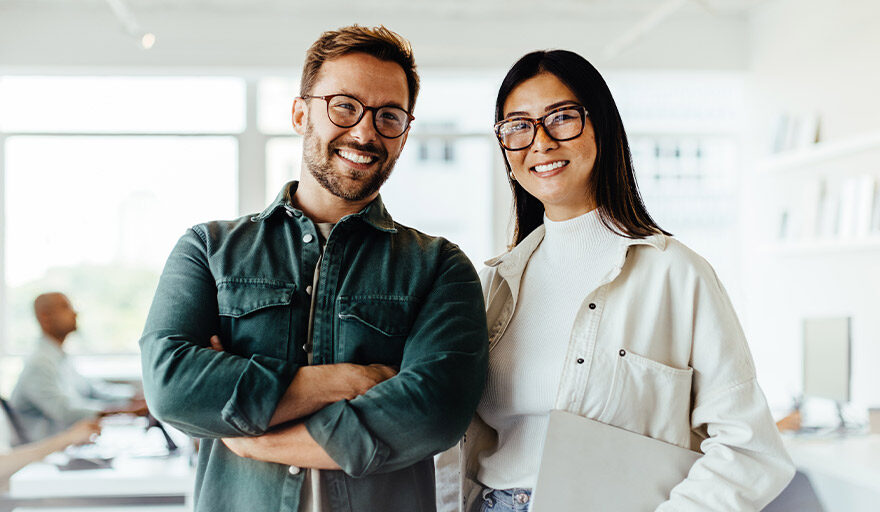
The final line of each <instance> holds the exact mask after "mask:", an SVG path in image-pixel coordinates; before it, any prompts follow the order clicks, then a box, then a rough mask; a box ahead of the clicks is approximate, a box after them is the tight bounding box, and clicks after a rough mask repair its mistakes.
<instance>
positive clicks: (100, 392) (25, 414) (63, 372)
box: [9, 292, 146, 443]
mask: <svg viewBox="0 0 880 512" xmlns="http://www.w3.org/2000/svg"><path fill="white" fill-rule="evenodd" d="M34 314H35V315H36V318H37V323H39V324H40V330H41V331H42V333H43V334H42V336H41V337H40V338H39V339H38V340H37V344H36V347H35V348H34V351H33V353H32V354H31V355H30V357H29V358H28V359H27V361H26V362H25V365H24V369H23V370H22V371H21V375H19V377H18V382H17V383H16V385H15V389H14V390H13V391H12V396H11V397H10V400H9V402H10V405H11V408H12V410H14V411H15V414H16V416H17V417H18V420H19V423H20V424H21V431H22V435H23V436H24V437H25V438H24V439H19V440H18V442H19V443H24V442H31V441H39V440H41V439H44V438H46V437H49V436H51V435H54V434H57V433H59V432H61V431H63V430H66V429H67V428H69V427H71V426H73V425H74V424H75V423H77V422H78V421H81V420H86V419H94V418H97V417H99V416H105V415H108V414H123V413H131V414H146V405H145V402H144V401H143V399H137V398H134V392H133V390H132V389H131V387H129V386H124V385H110V384H107V383H103V382H96V381H92V380H89V379H86V378H85V377H83V376H82V375H80V374H79V373H78V372H77V371H76V368H74V366H73V365H72V364H71V363H70V360H69V359H68V357H67V354H65V352H64V348H63V345H64V341H65V340H66V339H67V336H68V335H69V334H70V333H72V332H74V331H76V311H75V310H74V309H73V306H72V305H71V304H70V300H68V298H67V297H66V296H65V295H64V294H63V293H58V292H51V293H44V294H42V295H40V296H38V297H37V298H36V299H35V300H34Z"/></svg>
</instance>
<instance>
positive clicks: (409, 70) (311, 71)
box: [300, 25, 419, 113]
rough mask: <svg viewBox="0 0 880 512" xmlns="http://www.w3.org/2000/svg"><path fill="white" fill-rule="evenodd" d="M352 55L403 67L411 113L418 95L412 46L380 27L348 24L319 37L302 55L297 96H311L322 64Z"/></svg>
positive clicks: (417, 77) (417, 79)
mask: <svg viewBox="0 0 880 512" xmlns="http://www.w3.org/2000/svg"><path fill="white" fill-rule="evenodd" d="M356 52H359V53H366V54H367V55H372V56H373V57H376V58H377V59H380V60H387V61H391V62H395V63H397V64H399V65H400V67H401V68H403V72H404V73H405V74H406V85H407V87H408V88H409V112H410V113H412V111H413V109H414V108H415V105H416V97H418V95H419V74H418V73H417V72H416V62H415V59H414V58H413V52H412V46H410V44H409V41H407V40H406V39H404V38H403V37H401V36H400V35H398V34H396V33H394V32H392V31H391V30H388V29H387V28H385V27H384V26H382V25H379V26H378V27H362V26H360V25H351V26H349V27H342V28H340V29H339V30H328V31H327V32H324V33H323V34H321V37H319V38H318V40H317V41H315V42H314V43H313V44H312V46H311V47H310V48H309V50H308V51H307V52H306V62H305V65H303V72H302V80H301V81H300V94H311V92H312V87H314V85H315V82H316V81H317V79H318V72H319V71H320V70H321V66H322V65H323V64H324V62H326V61H328V60H332V59H335V58H338V57H342V56H343V55H347V54H349V53H356Z"/></svg>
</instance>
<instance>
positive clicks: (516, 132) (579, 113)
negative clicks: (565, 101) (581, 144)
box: [495, 105, 587, 151]
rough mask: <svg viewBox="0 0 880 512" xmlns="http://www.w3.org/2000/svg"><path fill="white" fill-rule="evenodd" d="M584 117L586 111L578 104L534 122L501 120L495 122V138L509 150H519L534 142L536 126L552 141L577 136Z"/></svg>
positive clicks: (565, 107) (517, 118)
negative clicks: (542, 129) (539, 126)
mask: <svg viewBox="0 0 880 512" xmlns="http://www.w3.org/2000/svg"><path fill="white" fill-rule="evenodd" d="M586 117H587V109H586V108H584V107H582V106H581V105H566V106H564V107H559V108H557V109H554V110H551V111H550V112H547V113H546V114H544V115H543V116H541V117H539V118H537V119H535V118H532V117H525V116H517V117H511V118H508V119H502V120H501V121H498V122H497V123H495V135H496V136H497V137H498V142H500V143H501V147H503V148H504V149H506V150H508V151H519V150H522V149H526V148H527V147H529V146H531V145H532V143H533V142H535V137H536V136H537V134H538V125H541V126H543V127H544V131H545V132H546V133H547V136H548V137H550V138H551V139H553V140H555V141H559V142H562V141H566V140H571V139H574V138H577V137H579V136H580V134H581V133H583V132H584V123H585V121H586Z"/></svg>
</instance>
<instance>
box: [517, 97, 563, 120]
mask: <svg viewBox="0 0 880 512" xmlns="http://www.w3.org/2000/svg"><path fill="white" fill-rule="evenodd" d="M576 104H577V102H576V101H574V100H562V101H557V102H556V103H553V104H551V105H547V106H546V107H544V112H549V111H550V110H553V109H554V108H559V107H561V106H563V105H576ZM519 116H525V117H529V113H528V112H523V111H521V110H517V111H515V112H508V113H507V115H506V116H504V118H505V119H507V118H508V117H519Z"/></svg>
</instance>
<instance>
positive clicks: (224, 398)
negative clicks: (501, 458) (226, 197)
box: [141, 227, 488, 476]
mask: <svg viewBox="0 0 880 512" xmlns="http://www.w3.org/2000/svg"><path fill="white" fill-rule="evenodd" d="M205 231H207V230H205V229H203V228H202V227H197V228H194V229H193V230H190V231H189V232H188V233H187V234H185V235H184V236H183V237H182V238H181V240H180V241H179V242H178V244H177V246H176V247H175V249H174V251H173V252H172V254H171V256H170V257H169V260H168V263H167V264H166V267H165V270H164V271H163V274H162V277H161V279H160V282H159V286H158V289H157V291H156V296H155V298H154V302H153V306H152V308H151V310H150V315H149V317H148V320H147V325H146V327H145V330H144V336H143V337H142V339H141V349H142V351H141V352H142V363H143V370H144V372H143V373H144V388H145V392H146V393H145V394H146V396H147V401H148V402H149V405H150V410H151V411H152V412H153V414H154V415H155V416H156V417H158V418H159V419H162V420H164V421H166V422H168V423H169V424H171V425H174V426H175V427H177V428H179V429H181V430H183V431H184V432H186V433H188V434H190V435H192V436H195V437H205V438H223V439H225V443H226V445H227V446H229V448H230V449H232V450H233V451H234V452H235V453H237V454H239V455H243V456H247V457H251V458H256V459H259V460H268V461H271V462H279V463H284V464H291V465H296V466H299V467H314V468H341V469H342V470H343V471H345V472H346V473H348V474H349V475H352V476H364V475H367V474H371V473H375V472H387V471H393V470H396V469H400V468H403V467H408V466H410V465H412V464H414V463H415V462H418V461H420V460H423V459H424V458H425V457H427V456H429V455H432V454H434V453H437V452H439V451H442V450H444V449H446V448H448V447H449V446H451V445H452V444H453V443H455V442H456V441H457V440H458V438H459V437H460V436H461V434H462V433H463V432H464V430H465V429H466V427H467V425H468V423H469V421H470V418H471V416H472V414H473V411H474V410H475V408H476V405H477V402H478V401H479V397H480V393H481V392H482V387H483V384H484V381H485V376H486V367H487V350H488V347H487V343H486V339H487V334H486V321H485V313H484V309H483V306H482V292H481V290H480V285H479V280H478V279H477V276H476V273H475V272H474V270H473V267H472V266H471V265H470V263H469V262H468V261H467V259H466V257H465V256H464V255H463V254H462V253H461V252H460V251H458V250H457V249H456V248H454V247H453V246H451V244H448V243H447V244H448V245H449V247H446V248H444V249H443V256H442V258H441V261H440V264H439V265H438V268H437V271H436V274H435V281H434V283H433V286H432V287H431V289H430V292H429V293H428V295H427V296H425V297H423V298H422V301H421V303H420V310H419V312H418V314H417V316H416V318H415V320H414V322H413V324H412V327H411V329H410V331H409V334H408V336H407V340H406V343H405V348H404V352H403V359H402V361H401V367H400V371H399V373H396V374H395V373H394V371H393V370H392V369H390V368H388V367H382V366H375V365H373V366H361V365H353V364H345V363H343V364H332V365H319V366H304V365H302V366H301V365H298V364H296V363H294V362H292V361H289V360H288V359H286V358H278V357H271V356H267V355H264V354H253V355H250V356H243V355H236V354H232V353H230V352H229V351H222V352H220V351H217V350H212V349H211V343H210V341H209V339H210V337H211V336H212V335H214V334H216V333H218V332H220V325H219V312H218V306H217V301H216V300H214V298H215V297H216V296H217V293H218V292H217V285H216V283H215V277H214V275H213V273H212V271H211V268H210V263H209V257H208V254H207V249H206V247H207V246H208V235H207V234H206V233H205ZM211 242H212V244H211V245H212V246H216V241H214V240H212V241H211ZM226 341H227V340H224V342H226ZM241 437H249V438H250V439H246V440H244V439H232V438H241Z"/></svg>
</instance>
